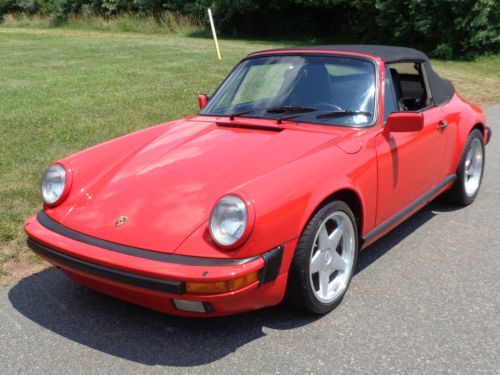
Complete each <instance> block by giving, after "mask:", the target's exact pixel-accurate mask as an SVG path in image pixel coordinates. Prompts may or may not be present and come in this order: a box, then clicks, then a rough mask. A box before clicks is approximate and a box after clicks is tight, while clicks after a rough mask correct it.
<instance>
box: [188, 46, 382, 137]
mask: <svg viewBox="0 0 500 375" xmlns="http://www.w3.org/2000/svg"><path fill="white" fill-rule="evenodd" d="M280 56H318V57H332V58H336V57H340V58H351V59H355V60H363V61H367V62H369V63H371V64H372V65H373V67H374V71H375V92H374V98H373V99H374V100H373V119H372V122H371V123H369V124H363V125H356V124H349V125H348V124H335V123H325V122H320V121H317V122H316V121H311V120H307V121H303V120H300V117H299V118H297V119H296V120H295V119H294V120H293V121H292V122H295V123H304V124H311V125H322V126H335V127H342V128H354V129H366V128H372V127H374V126H375V125H377V124H378V122H379V114H380V62H379V61H377V59H375V58H372V57H370V56H366V57H365V56H360V55H353V54H350V53H348V52H346V53H338V52H333V53H326V52H293V51H290V52H276V51H272V52H269V53H259V54H256V55H249V56H246V57H245V58H243V59H241V60H240V61H239V62H238V64H236V65H235V66H234V67H233V68H232V69H231V71H230V72H229V73H228V74H227V76H226V77H225V78H224V80H223V81H222V82H221V83H220V84H219V86H218V87H217V88H216V89H215V91H214V92H213V93H212V95H210V97H213V96H215V95H216V94H218V93H219V91H220V90H221V88H222V87H223V86H224V84H225V83H226V82H227V81H228V79H229V77H231V75H232V74H233V73H234V72H235V71H236V70H237V69H238V68H239V67H240V65H241V64H243V63H244V62H245V61H248V60H252V59H258V58H267V57H280ZM201 111H203V109H202V110H201ZM201 111H200V112H198V114H197V115H198V116H205V117H217V118H220V117H229V115H219V114H210V113H201ZM239 118H249V119H258V120H271V121H276V120H278V118H271V117H262V116H254V115H252V114H251V113H249V114H248V115H247V114H245V115H244V116H240V117H239ZM288 121H291V120H288Z"/></svg>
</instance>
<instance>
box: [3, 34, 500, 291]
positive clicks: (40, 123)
mask: <svg viewBox="0 0 500 375" xmlns="http://www.w3.org/2000/svg"><path fill="white" fill-rule="evenodd" d="M279 45H281V43H275V44H274V43H270V42H269V43H264V42H255V41H244V40H242V41H235V40H222V41H221V48H222V53H223V60H222V61H221V62H218V61H217V60H216V59H215V52H214V48H213V41H212V40H210V39H203V38H190V37H187V36H184V35H181V34H171V35H154V34H151V35H146V34H137V33H106V32H85V31H78V30H68V29H33V28H2V27H0V130H1V137H0V155H1V156H0V179H1V183H0V283H4V284H5V283H7V282H9V281H12V280H13V278H15V277H16V276H13V275H14V274H15V272H13V271H12V270H14V269H15V265H16V264H17V265H22V268H23V269H27V271H26V272H28V273H29V272H30V271H29V270H30V267H29V264H35V266H36V263H37V262H38V261H37V259H36V257H34V256H30V255H28V254H29V252H28V251H27V248H26V246H25V242H24V240H25V238H24V234H23V231H22V223H23V221H24V220H25V219H26V218H27V217H28V216H29V215H31V214H32V213H34V212H36V211H37V210H38V209H39V208H40V205H41V204H40V196H39V180H40V177H41V174H42V173H43V171H44V169H45V168H46V166H47V165H48V164H49V163H50V162H52V161H54V160H57V159H59V158H63V157H64V156H66V155H68V154H71V153H73V152H76V151H78V150H81V149H83V148H85V147H88V146H91V145H93V144H96V143H99V142H102V141H104V140H107V139H110V138H113V137H116V136H119V135H122V134H125V133H128V132H131V131H133V130H136V129H140V128H144V127H147V126H150V125H154V124H157V123H159V122H163V121H168V120H171V119H174V118H177V117H181V116H185V115H188V114H194V113H196V112H197V99H196V95H197V94H198V93H199V92H207V93H210V92H212V91H213V90H214V88H215V87H216V86H217V85H218V83H219V82H220V81H221V80H222V79H223V78H224V77H225V75H226V74H227V72H228V71H229V70H230V69H231V67H232V66H234V64H235V63H236V62H237V61H238V60H239V59H241V58H242V57H243V56H245V55H246V54H247V53H248V52H250V51H253V50H258V49H264V48H269V47H273V46H279ZM435 66H436V69H437V70H438V71H439V72H441V73H442V74H443V75H444V76H445V77H448V78H451V79H452V80H453V81H454V82H455V83H456V86H457V87H458V90H459V91H460V92H461V94H462V95H463V96H464V97H466V98H468V99H470V100H472V101H475V102H476V103H479V104H482V105H488V104H492V103H495V102H500V94H499V93H498V87H500V58H499V57H490V58H484V59H482V60H479V61H476V62H435ZM35 266H34V267H35ZM20 274H21V276H22V275H23V273H20Z"/></svg>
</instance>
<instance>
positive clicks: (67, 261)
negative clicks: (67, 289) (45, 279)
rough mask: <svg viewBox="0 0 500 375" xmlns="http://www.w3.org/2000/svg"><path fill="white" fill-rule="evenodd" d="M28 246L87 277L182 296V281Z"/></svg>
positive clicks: (34, 243) (30, 243)
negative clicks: (92, 276)
mask: <svg viewBox="0 0 500 375" xmlns="http://www.w3.org/2000/svg"><path fill="white" fill-rule="evenodd" d="M27 241H28V246H29V247H30V248H31V249H32V250H33V251H34V252H35V253H37V254H39V255H40V256H42V257H43V258H46V259H47V260H49V261H52V262H54V263H55V264H56V265H60V266H61V267H63V268H68V269H70V270H71V269H73V270H77V271H80V272H83V273H86V274H89V275H94V276H98V277H101V278H103V279H108V280H113V281H116V282H119V283H122V284H127V285H132V286H136V287H140V288H145V289H152V290H157V291H161V292H166V293H171V294H184V293H185V292H186V285H185V284H184V282H182V281H174V280H167V279H160V278H156V277H149V276H143V275H139V274H136V273H131V272H126V271H121V270H117V269H115V268H109V267H105V266H102V265H99V264H95V263H91V262H87V261H85V260H83V259H79V258H76V257H73V256H71V255H68V254H64V253H62V252H60V251H57V250H54V249H51V248H49V247H47V246H45V245H43V244H41V243H39V242H37V241H35V240H33V239H32V238H28V240H27Z"/></svg>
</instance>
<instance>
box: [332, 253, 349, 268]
mask: <svg viewBox="0 0 500 375" xmlns="http://www.w3.org/2000/svg"><path fill="white" fill-rule="evenodd" d="M346 268H347V263H346V261H345V259H344V258H342V256H340V255H339V253H337V252H336V251H334V252H333V259H332V263H331V269H332V271H336V270H338V271H345V269H346Z"/></svg>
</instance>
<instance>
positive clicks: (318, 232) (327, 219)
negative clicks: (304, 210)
mask: <svg viewBox="0 0 500 375" xmlns="http://www.w3.org/2000/svg"><path fill="white" fill-rule="evenodd" d="M357 254H358V231H357V227H356V221H355V219H354V214H353V213H352V210H351V209H350V208H349V206H348V205H347V204H346V203H344V202H342V201H333V202H331V203H328V204H327V205H325V206H324V207H323V208H321V209H320V210H319V211H318V212H317V213H316V214H315V215H314V216H313V218H312V219H311V220H310V221H309V223H308V224H307V226H306V228H305V229H304V231H303V233H302V235H301V237H300V239H299V243H298V245H297V249H296V250H295V255H294V259H293V262H292V265H291V268H290V273H289V281H288V286H287V293H286V301H287V302H288V303H289V304H291V305H292V306H293V307H295V308H298V309H300V310H304V311H307V312H311V313H315V314H325V313H327V312H329V311H331V310H332V309H333V308H335V307H336V306H337V305H338V304H339V303H340V302H341V301H342V299H343V297H344V295H345V292H346V291H347V288H348V287H349V283H350V282H351V279H352V275H353V271H354V269H355V266H356V260H357Z"/></svg>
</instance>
